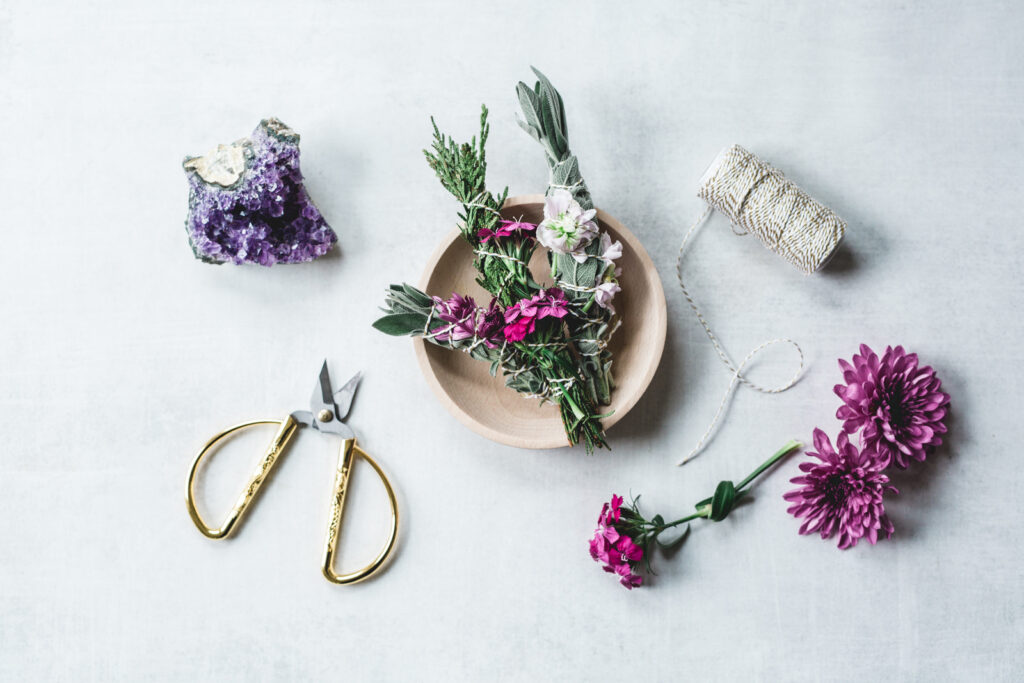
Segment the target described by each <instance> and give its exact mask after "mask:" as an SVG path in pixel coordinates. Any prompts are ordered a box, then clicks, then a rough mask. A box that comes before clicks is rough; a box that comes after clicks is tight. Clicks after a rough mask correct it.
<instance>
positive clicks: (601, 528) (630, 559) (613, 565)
mask: <svg viewBox="0 0 1024 683" xmlns="http://www.w3.org/2000/svg"><path fill="white" fill-rule="evenodd" d="M621 521H622V496H616V495H612V500H611V502H610V503H605V504H604V507H602V508H601V514H600V516H598V518H597V530H596V531H595V532H594V538H592V539H591V540H590V556H591V557H592V558H594V561H595V562H601V563H603V565H604V566H603V567H602V569H604V570H605V571H606V572H608V573H610V574H615V575H616V576H617V577H619V583H621V584H622V585H623V586H625V587H626V588H628V589H630V590H632V589H634V588H636V587H637V586H641V585H643V582H644V577H643V576H641V575H640V573H639V571H637V570H638V567H639V563H640V561H641V560H642V559H643V557H644V551H643V548H641V547H640V546H639V545H637V543H636V542H635V540H634V539H633V538H631V537H630V536H629V535H628V534H627V533H625V530H623V529H621V528H620V527H617V525H618V524H619V523H620V522H621Z"/></svg>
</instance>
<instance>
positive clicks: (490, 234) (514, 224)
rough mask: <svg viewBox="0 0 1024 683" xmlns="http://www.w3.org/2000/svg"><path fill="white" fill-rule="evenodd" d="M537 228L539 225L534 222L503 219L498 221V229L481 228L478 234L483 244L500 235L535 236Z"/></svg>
mask: <svg viewBox="0 0 1024 683" xmlns="http://www.w3.org/2000/svg"><path fill="white" fill-rule="evenodd" d="M536 229H537V226H536V225H534V224H533V223H527V222H525V221H506V220H501V221H499V223H498V228H497V229H496V230H491V229H490V228H480V230H478V231H477V233H476V236H477V237H478V238H479V239H480V243H481V244H483V243H485V242H487V241H488V240H490V239H498V238H500V237H511V236H513V235H524V236H526V237H530V238H532V237H533V232H534V231H535V230H536Z"/></svg>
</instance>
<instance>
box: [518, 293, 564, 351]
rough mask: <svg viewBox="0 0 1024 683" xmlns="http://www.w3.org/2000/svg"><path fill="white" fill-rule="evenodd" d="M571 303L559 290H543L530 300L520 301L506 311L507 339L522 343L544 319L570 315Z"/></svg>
mask: <svg viewBox="0 0 1024 683" xmlns="http://www.w3.org/2000/svg"><path fill="white" fill-rule="evenodd" d="M568 306H569V301H568V300H567V299H566V298H565V293H564V292H562V290H560V289H558V288H555V287H553V288H551V289H546V290H541V291H540V292H538V293H537V294H535V295H533V296H532V297H531V298H529V299H520V300H519V301H517V302H516V303H515V304H514V305H512V306H509V307H508V308H506V309H505V323H506V326H505V339H507V340H509V341H522V340H523V339H525V338H526V336H527V335H529V334H533V333H534V332H535V331H536V329H537V321H538V320H543V319H544V318H564V317H565V316H566V315H568V314H569V308H568Z"/></svg>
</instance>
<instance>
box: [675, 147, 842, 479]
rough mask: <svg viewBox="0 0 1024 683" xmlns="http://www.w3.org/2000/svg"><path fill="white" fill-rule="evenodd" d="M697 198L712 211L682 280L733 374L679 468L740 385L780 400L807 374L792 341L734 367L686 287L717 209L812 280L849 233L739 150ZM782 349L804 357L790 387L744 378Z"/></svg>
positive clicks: (726, 153)
mask: <svg viewBox="0 0 1024 683" xmlns="http://www.w3.org/2000/svg"><path fill="white" fill-rule="evenodd" d="M697 195H698V196H699V197H700V198H701V199H704V200H705V201H706V202H707V203H708V207H707V209H705V211H704V213H703V214H701V216H700V218H698V219H697V221H696V222H695V223H694V224H693V226H692V227H691V228H690V229H689V230H688V231H687V233H686V235H685V236H684V237H683V241H682V244H680V245H679V255H678V257H677V260H676V275H677V277H678V278H679V287H680V289H682V290H683V296H684V297H686V301H687V303H689V304H690V308H691V309H693V312H694V315H696V316H697V321H698V322H700V324H701V327H703V328H704V332H705V333H706V334H707V336H708V339H709V340H710V341H711V344H712V346H714V347H715V352H716V353H717V354H718V357H719V358H720V359H721V360H722V363H723V364H724V365H725V366H726V368H728V369H729V372H730V373H731V374H732V377H731V378H730V380H729V385H728V387H727V388H726V390H725V393H724V394H723V396H722V400H721V401H720V402H719V404H718V408H717V410H716V411H715V415H714V417H713V418H712V419H711V423H710V424H709V425H708V427H707V429H705V430H704V434H703V435H701V437H700V440H699V441H698V442H697V444H696V446H694V448H693V449H692V450H691V451H690V452H689V453H688V454H687V455H686V456H685V457H684V458H683V459H682V460H680V461H679V463H678V464H679V465H684V464H686V463H687V462H689V461H690V460H692V459H693V458H695V457H697V456H698V455H699V454H700V453H701V451H702V450H703V449H704V447H705V446H706V445H707V443H708V441H709V439H710V437H711V435H712V434H713V433H714V431H715V427H716V426H717V425H718V422H719V420H720V419H721V417H722V413H723V412H724V410H725V407H726V406H727V405H728V403H729V398H730V397H731V396H732V393H733V390H734V389H735V388H736V385H737V384H738V383H742V384H745V385H747V386H748V387H750V388H751V389H754V390H755V391H759V392H761V393H765V394H778V393H782V392H783V391H786V390H787V389H790V388H791V387H792V386H793V385H794V384H796V383H797V381H798V380H799V379H800V375H801V373H802V372H803V368H804V354H803V350H802V349H801V348H800V345H799V344H797V343H796V342H795V341H793V340H792V339H789V338H786V337H782V338H777V339H772V340H769V341H766V342H764V343H763V344H760V345H759V346H757V347H756V348H754V349H753V350H751V351H750V353H748V354H747V355H746V356H745V357H744V358H743V360H742V361H741V362H740V364H739V365H734V364H733V362H732V360H731V359H730V358H729V354H728V353H726V351H725V349H724V348H723V347H722V345H721V343H720V342H719V341H718V338H717V337H716V336H715V333H714V332H712V331H711V326H710V325H708V322H707V320H705V319H704V316H703V314H702V313H701V312H700V309H699V308H698V307H697V304H696V302H695V301H694V300H693V297H692V296H690V292H689V291H688V290H687V288H686V284H685V283H684V282H683V255H684V252H685V249H686V245H687V243H688V242H689V240H690V238H691V237H692V236H693V234H694V233H695V232H696V230H697V228H699V227H700V226H701V225H702V224H703V223H704V221H705V220H707V217H708V216H709V215H710V214H711V211H712V210H713V209H718V210H719V211H721V212H722V213H724V214H725V215H726V216H728V217H729V219H730V220H731V222H732V225H733V232H734V233H736V234H737V235H745V234H747V233H753V234H755V235H757V237H758V238H759V239H760V240H761V242H762V243H764V245H765V246H766V247H768V248H769V249H771V250H772V251H774V252H776V253H777V254H779V255H780V256H782V257H783V258H785V259H786V260H788V261H789V262H790V263H792V264H793V265H795V266H797V267H798V268H800V269H801V270H802V271H803V272H804V273H806V274H810V273H813V272H814V271H816V270H817V269H818V268H820V267H821V266H822V265H823V264H824V263H826V262H827V261H828V259H829V258H830V257H831V256H832V254H833V253H834V252H835V249H836V247H838V246H839V243H840V242H841V241H842V239H843V235H844V234H845V232H846V223H845V222H844V221H843V220H842V219H840V218H839V217H838V216H837V215H836V214H835V213H834V212H833V211H832V210H831V209H829V208H827V207H825V206H824V205H822V204H821V203H819V202H817V201H815V200H814V199H813V198H811V197H810V196H809V195H807V193H806V192H804V191H803V190H801V189H800V188H799V187H797V186H796V185H795V184H794V183H793V182H792V181H790V180H787V179H786V178H785V176H783V174H782V173H781V172H780V171H778V170H777V169H774V168H772V167H771V166H769V165H768V164H767V163H765V162H764V161H762V160H761V159H758V158H757V157H756V156H754V155H753V154H751V153H750V152H748V151H747V150H745V149H743V148H742V147H740V146H739V145H733V146H732V147H729V148H727V149H725V150H723V151H722V152H721V153H720V154H719V155H718V158H717V159H716V160H715V161H714V162H713V163H712V164H711V166H710V167H709V168H708V171H707V172H706V173H705V174H704V177H703V178H702V180H701V184H700V189H699V191H698V193H697ZM780 343H785V344H789V345H791V346H792V347H793V348H794V349H796V352H797V356H798V357H799V363H798V366H797V369H796V372H795V373H793V377H792V378H791V379H790V380H789V381H788V382H786V383H785V384H782V385H781V386H777V387H766V386H763V385H761V384H758V383H756V382H753V381H751V380H750V379H748V378H747V377H746V376H745V375H744V374H743V373H744V370H745V369H746V367H747V365H748V364H749V363H750V361H752V360H753V359H754V357H755V356H757V354H759V353H760V352H761V351H763V350H764V349H766V348H768V347H769V346H772V345H774V344H780Z"/></svg>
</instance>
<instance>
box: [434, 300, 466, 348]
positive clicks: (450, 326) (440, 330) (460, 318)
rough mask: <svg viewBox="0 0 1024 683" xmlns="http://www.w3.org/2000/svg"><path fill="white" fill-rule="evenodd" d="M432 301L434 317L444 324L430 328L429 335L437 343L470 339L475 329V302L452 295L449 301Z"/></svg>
mask: <svg viewBox="0 0 1024 683" xmlns="http://www.w3.org/2000/svg"><path fill="white" fill-rule="evenodd" d="M433 299H434V317H436V318H437V319H439V320H441V321H442V322H444V323H446V324H445V325H441V326H439V327H435V328H432V329H431V330H430V333H431V334H432V335H433V336H434V338H435V339H437V340H438V341H449V340H452V341H458V340H461V339H471V338H472V337H473V331H474V330H475V329H476V302H475V301H473V297H471V296H462V295H461V294H457V293H452V297H451V298H450V299H442V298H441V297H439V296H435V297H433Z"/></svg>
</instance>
